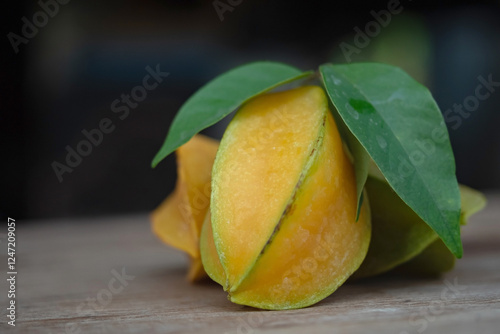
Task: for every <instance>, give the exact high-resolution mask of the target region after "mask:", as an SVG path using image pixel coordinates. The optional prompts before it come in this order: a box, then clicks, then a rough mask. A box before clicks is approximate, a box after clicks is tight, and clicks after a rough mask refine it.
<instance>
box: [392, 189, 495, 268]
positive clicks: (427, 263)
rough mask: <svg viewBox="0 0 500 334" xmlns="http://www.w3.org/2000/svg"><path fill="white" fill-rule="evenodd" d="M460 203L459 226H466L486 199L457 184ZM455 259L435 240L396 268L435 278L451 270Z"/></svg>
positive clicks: (438, 240) (477, 192) (440, 242)
mask: <svg viewBox="0 0 500 334" xmlns="http://www.w3.org/2000/svg"><path fill="white" fill-rule="evenodd" d="M459 187H460V197H461V201H462V212H461V214H460V225H466V224H467V223H468V220H469V217H470V216H471V215H473V214H475V213H476V212H478V211H480V210H482V209H483V208H484V207H485V206H486V198H485V197H484V195H483V194H482V193H480V192H479V191H477V190H474V189H472V188H469V187H467V186H464V185H463V184H459ZM454 265H455V257H454V256H453V254H452V253H451V252H450V250H449V249H448V248H446V246H445V245H444V243H443V241H442V240H440V239H437V240H436V241H434V242H433V243H432V244H430V245H429V246H428V247H427V248H426V249H424V251H423V252H422V253H420V254H418V255H417V256H416V257H414V258H413V259H411V260H410V261H408V262H406V263H403V264H402V265H400V266H399V267H397V270H398V272H401V273H404V274H410V275H419V276H436V275H439V274H441V273H443V272H446V271H449V270H451V269H453V266H454Z"/></svg>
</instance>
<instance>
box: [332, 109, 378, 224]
mask: <svg viewBox="0 0 500 334" xmlns="http://www.w3.org/2000/svg"><path fill="white" fill-rule="evenodd" d="M332 115H333V117H334V118H335V123H336V124H337V128H338V130H339V132H340V135H341V136H342V139H343V140H344V143H345V145H346V146H347V150H346V151H347V152H348V153H349V157H350V159H351V162H352V163H353V165H354V173H355V175H356V191H357V199H358V207H357V209H356V221H358V218H359V213H360V212H361V205H362V204H363V190H364V189H365V183H366V179H367V178H368V168H369V166H370V160H371V159H370V156H369V155H368V153H367V152H366V150H365V148H364V147H363V145H361V144H360V142H359V140H358V139H357V138H356V137H355V136H354V135H353V134H352V132H351V130H349V128H348V127H347V126H346V125H345V123H344V121H343V120H342V117H340V115H339V113H338V111H337V109H336V108H333V109H332Z"/></svg>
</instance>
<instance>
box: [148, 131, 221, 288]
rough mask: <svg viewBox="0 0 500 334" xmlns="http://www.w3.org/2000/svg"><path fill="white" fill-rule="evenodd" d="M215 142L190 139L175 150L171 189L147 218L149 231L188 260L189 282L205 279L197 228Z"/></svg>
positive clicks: (208, 189) (205, 200) (206, 203)
mask: <svg viewBox="0 0 500 334" xmlns="http://www.w3.org/2000/svg"><path fill="white" fill-rule="evenodd" d="M218 147H219V143H218V141H216V140H213V139H211V138H209V137H206V136H203V135H196V136H194V137H193V138H192V139H191V140H190V141H189V142H187V143H186V144H184V145H182V146H181V147H179V149H177V151H176V155H177V174H178V177H177V184H176V187H175V190H174V192H173V193H172V194H170V195H169V196H168V197H167V198H166V199H165V200H164V201H163V203H161V204H160V206H159V207H158V208H157V209H155V210H154V211H153V213H152V214H151V216H150V220H151V227H152V230H153V232H154V233H155V234H156V235H157V236H158V238H160V239H161V240H162V241H163V242H165V243H166V244H168V245H170V246H172V247H174V248H177V249H180V250H182V251H185V252H186V253H188V255H189V257H190V259H191V266H190V269H189V272H188V276H187V277H188V280H189V281H192V282H193V281H197V280H200V279H202V278H204V277H206V274H205V271H204V270H203V266H202V263H201V258H200V249H199V239H200V234H201V228H202V224H203V221H204V220H205V217H206V216H207V213H209V207H210V192H211V184H210V183H211V173H212V165H213V162H214V160H215V154H216V152H217V148H218Z"/></svg>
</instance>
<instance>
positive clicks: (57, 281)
mask: <svg viewBox="0 0 500 334" xmlns="http://www.w3.org/2000/svg"><path fill="white" fill-rule="evenodd" d="M488 198H489V205H488V207H487V209H486V210H485V211H483V212H481V213H480V214H478V215H476V216H474V217H473V218H472V220H471V222H470V223H469V225H468V226H466V227H465V228H464V229H463V241H464V250H465V255H464V258H463V259H462V260H460V261H458V263H457V266H456V268H455V269H454V270H453V271H452V272H449V273H447V274H445V275H444V276H443V277H441V278H436V279H416V278H404V277H396V276H389V275H385V276H382V277H378V278H375V279H368V280H363V281H358V282H352V283H348V284H345V285H344V286H342V287H341V288H340V289H339V290H337V291H336V292H335V293H334V294H333V295H331V296H330V297H328V298H326V299H325V300H323V301H322V302H320V303H319V304H317V305H315V306H313V307H309V308H306V309H301V310H293V311H260V310H255V309H252V308H249V307H243V306H239V305H235V304H232V303H230V302H229V301H228V300H227V298H226V294H225V292H223V291H222V288H220V287H219V286H218V285H217V284H215V283H211V282H205V283H203V284H198V285H191V284H189V283H188V282H187V281H186V280H185V271H186V266H187V265H186V258H185V257H184V255H183V254H181V253H179V252H177V251H175V250H172V249H170V248H168V247H167V246H164V245H163V244H162V243H160V242H159V241H158V240H157V239H156V238H155V237H154V236H153V235H152V233H151V232H150V228H149V222H148V218H147V215H137V216H126V217H110V218H99V219H72V220H71V221H66V220H65V221H37V222H22V221H21V222H19V221H18V222H17V233H16V237H17V244H16V246H17V262H18V267H17V272H18V274H17V291H16V305H17V309H16V311H17V320H16V326H15V327H12V326H9V325H7V323H6V322H7V321H6V319H7V318H6V314H7V311H6V307H7V306H8V304H7V303H8V300H7V293H6V291H7V290H6V289H7V284H6V279H5V278H3V279H2V280H1V283H0V293H1V296H0V309H1V311H0V313H1V319H2V320H1V323H0V333H235V334H239V333H243V334H250V333H395V334H413V333H441V334H445V333H453V334H457V333H475V334H477V333H500V224H499V217H500V194H489V195H488ZM3 226H4V227H3V228H4V229H5V231H0V232H1V233H5V232H6V227H5V225H3ZM0 247H1V258H0V263H1V266H0V268H2V270H4V273H5V272H6V271H7V259H6V257H7V255H6V239H5V235H4V236H3V239H1V243H0ZM4 277H5V275H4Z"/></svg>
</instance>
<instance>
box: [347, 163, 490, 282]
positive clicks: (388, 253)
mask: <svg viewBox="0 0 500 334" xmlns="http://www.w3.org/2000/svg"><path fill="white" fill-rule="evenodd" d="M459 187H460V197H461V203H462V212H461V214H460V217H461V218H460V224H461V225H465V224H466V223H467V219H468V218H469V217H470V216H471V215H473V214H474V213H476V212H478V211H480V210H481V209H482V208H483V207H484V206H485V204H486V200H485V198H484V195H483V194H481V193H480V192H479V191H477V190H474V189H471V188H469V187H466V186H464V185H459ZM366 192H367V195H368V196H367V198H368V200H369V202H370V211H371V216H372V236H371V241H370V246H369V248H368V253H367V254H366V257H365V259H364V261H363V263H362V264H361V266H360V267H359V269H358V270H357V271H356V273H355V274H354V276H353V278H362V277H369V276H374V275H378V274H381V273H384V272H387V271H389V270H391V269H393V268H395V267H397V268H399V269H400V271H404V272H407V273H413V274H417V273H418V274H419V275H438V274H439V273H441V272H445V271H448V270H450V269H451V268H452V267H453V264H454V263H455V261H454V258H455V257H454V256H453V254H452V253H451V252H450V250H449V249H448V248H446V246H445V245H444V244H443V243H442V240H441V239H439V238H438V236H437V234H436V233H435V232H434V231H433V230H432V229H431V228H430V227H429V226H428V225H427V224H426V223H425V222H424V221H423V220H422V219H421V218H420V217H419V216H418V215H417V214H416V213H415V212H414V211H413V210H412V209H411V208H410V207H409V206H408V205H406V203H405V202H403V200H402V199H401V198H400V197H399V196H398V195H397V194H396V193H395V192H394V190H393V189H392V188H391V187H390V186H389V184H388V183H387V180H386V179H385V178H384V176H383V175H382V174H381V173H380V171H379V170H378V169H377V167H376V166H374V164H373V162H372V163H371V164H370V171H369V176H368V180H367V182H366ZM450 257H451V259H450Z"/></svg>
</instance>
